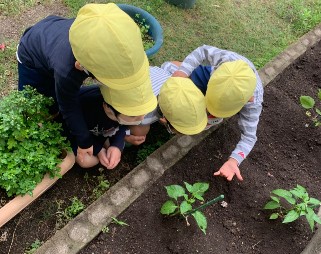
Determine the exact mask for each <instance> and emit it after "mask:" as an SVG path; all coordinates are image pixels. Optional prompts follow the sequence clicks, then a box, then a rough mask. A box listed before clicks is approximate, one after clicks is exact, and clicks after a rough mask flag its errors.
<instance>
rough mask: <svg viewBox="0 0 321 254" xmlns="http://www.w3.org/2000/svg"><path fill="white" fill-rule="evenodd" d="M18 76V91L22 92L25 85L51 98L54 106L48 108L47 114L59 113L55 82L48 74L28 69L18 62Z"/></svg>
mask: <svg viewBox="0 0 321 254" xmlns="http://www.w3.org/2000/svg"><path fill="white" fill-rule="evenodd" d="M18 74H19V80H18V90H19V91H21V90H23V89H24V87H25V86H26V85H30V86H32V87H33V88H35V89H36V90H37V91H38V92H39V93H41V94H43V95H44V96H46V97H52V98H53V99H54V104H53V105H52V106H51V107H50V108H49V112H50V113H51V114H55V113H57V112H58V111H59V107H58V104H57V98H56V91H55V80H54V78H53V76H51V75H50V73H44V72H41V71H38V70H36V69H32V68H29V67H27V66H25V65H23V64H21V63H19V62H18Z"/></svg>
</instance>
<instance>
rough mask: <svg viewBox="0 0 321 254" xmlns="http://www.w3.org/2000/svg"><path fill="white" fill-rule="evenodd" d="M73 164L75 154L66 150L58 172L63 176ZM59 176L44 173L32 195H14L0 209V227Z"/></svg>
mask: <svg viewBox="0 0 321 254" xmlns="http://www.w3.org/2000/svg"><path fill="white" fill-rule="evenodd" d="M74 164H75V155H74V154H73V153H70V152H68V153H67V155H66V157H65V158H64V159H63V161H62V162H61V163H60V164H59V167H60V168H61V170H60V174H61V175H62V176H63V175H64V174H66V173H67V172H68V170H69V169H71V168H72V167H73V165H74ZM58 179H59V177H54V178H51V177H50V176H49V174H46V175H45V176H44V178H43V179H42V181H41V182H40V183H39V184H38V185H37V186H36V188H35V189H34V190H33V191H32V196H30V195H28V194H26V195H24V196H21V195H19V196H16V197H15V198H13V199H12V200H11V201H10V202H8V203H7V204H6V205H5V206H3V207H1V209H0V228H1V227H2V226H3V225H4V224H6V223H7V222H8V221H9V220H11V219H12V218H13V217H15V216H16V215H17V214H18V213H20V212H21V211H22V210H23V209H24V208H26V207H27V206H28V205H30V204H31V203H32V202H33V201H35V200H36V199H37V198H38V197H40V196H41V195H42V194H43V193H44V192H45V191H47V190H48V189H49V188H50V187H51V186H52V185H53V184H54V183H55V182H56V181H57V180H58Z"/></svg>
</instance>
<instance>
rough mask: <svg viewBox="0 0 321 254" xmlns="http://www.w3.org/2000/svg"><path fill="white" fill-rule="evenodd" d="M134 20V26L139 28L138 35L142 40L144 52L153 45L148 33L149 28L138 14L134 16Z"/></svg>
mask: <svg viewBox="0 0 321 254" xmlns="http://www.w3.org/2000/svg"><path fill="white" fill-rule="evenodd" d="M134 20H135V22H136V24H137V25H138V26H139V29H140V34H141V36H142V40H143V45H144V49H145V50H147V49H150V48H151V47H153V46H154V44H155V42H154V40H153V38H152V37H151V36H150V35H149V33H148V32H149V28H150V26H149V25H147V24H146V20H145V19H142V18H141V17H140V14H138V13H137V14H135V18H134Z"/></svg>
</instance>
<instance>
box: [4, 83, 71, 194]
mask: <svg viewBox="0 0 321 254" xmlns="http://www.w3.org/2000/svg"><path fill="white" fill-rule="evenodd" d="M52 102H53V101H52V99H50V98H46V97H44V96H43V95H41V94H39V93H38V92H37V91H36V90H35V89H32V88H31V87H26V89H25V90H23V91H13V92H11V93H10V94H9V95H8V96H6V97H4V98H2V100H1V101H0V136H1V139H0V153H1V158H0V187H1V188H3V189H5V190H6V192H7V195H8V196H9V197H10V196H13V195H24V194H26V193H29V194H30V195H32V191H33V190H34V188H35V187H36V185H37V184H38V183H40V182H41V181H42V179H43V177H44V175H45V174H46V173H49V174H50V176H51V177H55V176H58V175H59V172H60V168H59V167H58V164H59V163H61V161H62V159H61V158H59V157H60V156H61V153H62V150H63V149H64V148H66V147H67V145H68V143H67V142H66V138H64V137H62V136H61V134H60V131H61V124H59V123H56V122H53V121H50V119H51V115H50V114H49V112H48V109H47V107H48V106H50V105H51V104H52Z"/></svg>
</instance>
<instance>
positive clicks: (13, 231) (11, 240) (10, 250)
mask: <svg viewBox="0 0 321 254" xmlns="http://www.w3.org/2000/svg"><path fill="white" fill-rule="evenodd" d="M21 217H22V216H21V215H20V218H19V220H18V222H17V224H16V227H15V228H14V231H13V234H12V239H11V243H10V247H9V250H8V254H10V251H11V247H12V244H13V239H14V236H15V233H16V230H17V227H18V225H19V223H20V220H21Z"/></svg>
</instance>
